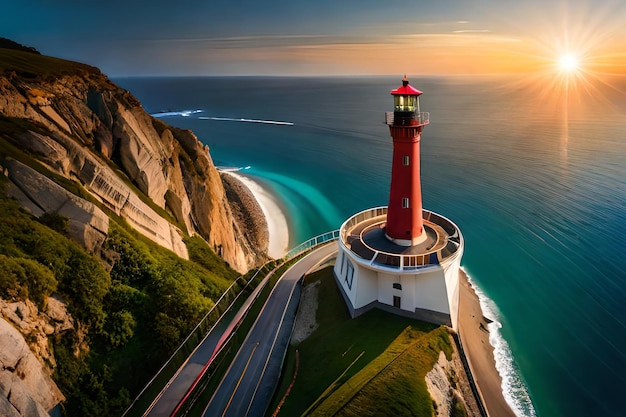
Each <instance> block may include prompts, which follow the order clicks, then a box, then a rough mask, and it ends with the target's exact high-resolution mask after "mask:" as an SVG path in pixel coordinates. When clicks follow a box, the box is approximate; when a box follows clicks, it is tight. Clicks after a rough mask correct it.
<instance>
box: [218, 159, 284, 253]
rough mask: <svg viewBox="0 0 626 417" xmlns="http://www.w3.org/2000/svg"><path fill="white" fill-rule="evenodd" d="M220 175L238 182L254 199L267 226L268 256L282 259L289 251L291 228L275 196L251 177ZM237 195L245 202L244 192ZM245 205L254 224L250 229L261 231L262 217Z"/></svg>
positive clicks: (235, 174)
mask: <svg viewBox="0 0 626 417" xmlns="http://www.w3.org/2000/svg"><path fill="white" fill-rule="evenodd" d="M220 173H221V174H222V175H226V176H228V177H229V178H230V179H234V180H235V181H237V182H238V183H239V184H240V185H242V186H243V187H245V189H246V190H247V191H248V192H249V193H250V194H251V195H252V196H253V197H254V199H255V200H256V203H257V204H258V207H259V208H260V209H261V211H262V215H263V217H264V220H265V222H266V225H267V229H266V230H267V233H268V238H267V239H268V243H267V254H268V255H269V256H270V257H272V258H274V259H278V258H282V257H283V256H284V255H285V254H286V253H287V251H288V250H289V227H288V225H287V217H286V216H285V214H284V213H283V211H282V210H281V208H280V206H279V205H278V203H277V202H276V199H275V198H274V196H273V195H272V194H271V193H270V192H269V191H267V190H266V189H265V188H263V187H262V186H261V185H260V184H259V183H258V182H256V181H254V180H253V179H252V178H250V177H249V176H246V175H243V174H240V173H236V172H232V171H220ZM237 193H238V194H239V197H240V198H241V199H242V200H244V201H245V196H243V195H242V194H244V193H245V191H243V192H242V190H241V189H239V190H238V191H237ZM245 205H246V206H247V209H248V210H249V211H250V212H251V213H250V214H251V218H252V222H253V224H252V225H250V227H253V228H255V229H259V228H260V227H261V226H260V225H259V223H260V220H258V217H260V216H257V215H255V214H254V213H253V212H254V211H256V210H255V208H254V207H252V204H250V203H247V204H245ZM255 219H257V220H255ZM257 232H259V231H258V230H257ZM261 240H262V239H261Z"/></svg>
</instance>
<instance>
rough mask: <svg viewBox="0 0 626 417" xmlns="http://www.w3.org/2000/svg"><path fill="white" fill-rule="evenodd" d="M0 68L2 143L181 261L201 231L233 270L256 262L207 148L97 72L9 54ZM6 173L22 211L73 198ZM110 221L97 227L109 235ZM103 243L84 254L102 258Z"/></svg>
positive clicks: (54, 207) (33, 178)
mask: <svg viewBox="0 0 626 417" xmlns="http://www.w3.org/2000/svg"><path fill="white" fill-rule="evenodd" d="M0 60H2V61H4V63H3V64H0V69H2V70H3V74H1V75H0V116H1V117H2V118H3V126H0V127H1V128H2V134H3V136H4V137H5V138H6V139H8V140H9V141H11V142H12V143H13V144H14V145H16V146H17V147H19V148H20V149H22V150H25V151H27V152H28V153H30V154H31V155H32V156H34V157H35V158H36V159H37V160H39V161H41V162H42V163H44V164H45V166H46V167H48V168H49V169H50V170H52V171H53V172H54V173H56V174H59V175H60V176H62V177H64V178H66V179H68V180H72V181H76V182H78V183H79V184H80V186H81V187H83V188H84V189H85V190H86V191H87V192H88V193H89V194H90V195H91V196H92V197H93V198H95V199H97V200H98V201H99V202H101V203H102V204H104V205H105V206H106V207H108V208H109V209H111V210H113V211H114V212H115V213H116V214H118V215H120V216H121V217H123V218H124V219H125V220H126V221H128V222H129V223H130V224H131V225H132V226H133V227H134V228H135V229H136V230H137V231H139V232H140V233H142V234H144V235H145V236H147V237H148V238H150V239H152V240H153V241H155V242H157V243H158V244H160V245H162V246H164V247H166V248H168V249H170V250H172V251H174V252H175V253H177V254H178V255H179V256H181V257H183V258H187V257H188V255H187V252H186V248H185V245H184V244H183V242H182V239H183V237H184V236H186V235H193V234H195V233H197V234H199V235H200V236H202V237H203V238H204V239H205V240H206V241H207V242H208V243H209V244H210V245H211V247H213V248H214V250H215V251H216V252H217V253H218V254H219V255H220V256H221V257H222V258H224V259H225V260H226V261H227V262H228V263H229V264H230V265H231V267H233V268H234V269H236V270H237V271H240V272H244V271H247V270H248V269H249V268H250V267H251V266H254V265H255V264H257V263H258V259H259V256H258V255H260V254H262V253H263V252H264V248H258V247H257V246H256V242H250V241H245V239H244V233H242V230H241V229H242V226H240V225H239V224H238V223H237V222H236V220H235V218H234V217H233V215H232V212H231V209H230V206H229V202H228V200H227V198H226V194H225V191H224V187H223V185H222V181H221V179H220V176H219V173H218V172H217V170H216V169H215V166H214V165H213V162H212V160H211V156H210V155H209V149H208V147H206V146H203V145H202V143H200V141H199V140H198V139H197V138H196V137H195V135H194V134H193V133H192V132H190V131H186V130H181V129H176V128H172V127H170V126H167V125H165V124H164V123H162V122H160V121H158V120H156V119H154V118H152V117H151V116H150V115H148V114H147V113H146V112H145V111H144V109H143V108H142V107H141V104H140V103H139V101H138V100H137V99H135V98H134V97H133V96H132V95H131V94H130V93H129V92H128V91H125V90H123V89H121V88H119V87H117V86H116V85H115V84H113V83H112V82H111V81H110V80H108V79H107V77H106V76H104V75H103V74H101V73H100V71H99V70H97V69H96V68H92V67H89V66H86V65H82V64H76V63H69V62H67V61H62V60H58V59H54V58H50V57H45V56H40V55H35V54H31V53H28V52H23V51H15V50H11V51H9V50H7V49H0ZM25 60H27V62H28V65H27V66H25V65H23V64H22V62H23V61H25ZM33 68H37V69H33ZM4 165H5V168H8V176H9V178H10V179H11V180H12V182H13V183H14V184H15V185H16V188H17V189H19V190H21V191H22V192H23V193H22V194H23V195H24V196H25V197H27V199H28V200H30V201H31V202H32V204H26V203H27V201H28V200H23V201H24V203H25V204H26V205H30V206H33V208H34V207H39V208H40V209H41V210H43V211H44V212H50V211H52V212H57V211H59V210H61V209H62V207H63V205H64V204H66V203H65V201H67V200H68V199H72V197H69V196H67V193H64V192H63V191H60V190H59V191H58V192H57V189H58V188H59V187H50V186H47V185H46V186H44V187H45V191H43V188H39V185H34V186H33V185H32V184H35V183H36V182H42V183H43V182H45V179H43V178H41V177H43V175H41V174H38V173H37V172H36V171H34V170H33V171H31V172H29V173H27V174H26V173H24V169H23V167H20V165H17V164H14V163H12V162H9V163H5V164H4ZM37 178H39V179H37ZM53 188H54V189H53ZM38 193H39V194H40V195H39V196H37V194H38ZM41 194H43V195H41ZM51 195H54V196H55V198H54V200H55V202H54V204H51V203H50V201H49V200H50V196H51ZM57 200H58V201H57ZM74 200H75V199H74ZM69 204H73V205H76V204H84V203H76V202H74V203H69ZM88 210H92V209H91V208H89V209H88ZM35 211H36V212H35V214H37V212H38V210H37V209H35ZM69 217H70V218H73V216H69ZM100 217H102V216H100ZM105 222H106V220H102V221H100V222H99V224H100V227H101V230H99V232H102V233H104V234H106V225H105V224H104V223H105ZM91 226H93V225H91ZM76 227H77V226H76ZM102 228H103V229H102ZM96 229H97V227H96ZM97 240H98V239H96V241H95V242H88V243H87V245H86V247H87V249H89V250H90V251H97V250H98V242H97Z"/></svg>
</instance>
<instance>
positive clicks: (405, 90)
mask: <svg viewBox="0 0 626 417" xmlns="http://www.w3.org/2000/svg"><path fill="white" fill-rule="evenodd" d="M421 94H422V92H421V91H419V90H418V89H416V88H413V86H411V85H410V84H409V80H408V79H407V78H406V75H405V76H404V78H403V79H402V86H400V87H398V88H396V89H395V90H391V95H392V96H393V105H394V106H393V124H394V125H396V126H407V125H408V126H411V125H419V124H421V123H420V117H419V115H420V99H419V96H420V95H421Z"/></svg>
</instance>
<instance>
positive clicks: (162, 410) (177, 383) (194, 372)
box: [145, 282, 265, 417]
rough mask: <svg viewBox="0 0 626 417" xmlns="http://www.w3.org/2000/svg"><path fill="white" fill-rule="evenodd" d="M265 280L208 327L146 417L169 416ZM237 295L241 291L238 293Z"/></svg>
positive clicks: (254, 297)
mask: <svg viewBox="0 0 626 417" xmlns="http://www.w3.org/2000/svg"><path fill="white" fill-rule="evenodd" d="M264 285H265V282H263V283H261V284H260V285H259V286H258V287H257V288H256V289H255V290H254V291H253V292H252V294H251V295H250V296H249V297H248V299H247V300H246V301H245V302H244V304H243V305H242V306H241V308H239V310H231V309H229V310H228V311H227V312H226V313H225V314H224V315H223V316H222V317H220V319H219V320H218V322H217V323H216V324H215V326H214V327H213V328H212V329H211V332H210V333H209V334H208V335H207V336H206V338H205V339H204V340H203V341H202V343H201V344H200V345H199V346H198V348H197V349H196V350H195V351H194V352H193V354H192V355H191V356H190V357H189V359H188V360H187V362H186V363H185V364H184V365H183V366H182V368H181V369H180V371H179V372H178V374H176V375H175V376H174V377H173V379H172V380H171V381H170V382H169V384H168V385H167V386H166V387H165V388H164V390H163V391H162V392H161V393H160V394H159V396H158V397H157V399H156V400H155V402H154V403H153V404H152V406H151V408H150V409H149V410H148V412H147V414H145V415H146V416H147V417H169V416H170V415H172V413H174V411H175V410H176V409H177V406H178V405H179V404H180V403H181V400H182V399H183V398H185V397H186V395H187V394H188V392H189V390H190V388H191V387H192V386H193V385H194V383H195V381H196V380H197V379H198V376H199V375H200V374H201V373H202V372H203V370H204V369H205V368H206V366H207V365H208V364H209V363H210V362H211V361H212V359H213V357H214V356H215V354H216V353H217V351H218V350H219V349H220V348H221V347H222V345H223V344H224V342H225V340H226V339H227V338H228V336H230V334H231V332H232V331H233V329H234V328H235V327H236V326H237V324H238V323H239V321H240V320H241V319H242V317H243V315H244V314H245V312H246V311H247V309H248V308H249V306H250V304H251V303H252V302H253V301H254V300H255V299H256V297H257V294H258V293H259V292H260V291H261V290H262V289H263V287H264ZM240 296H241V294H240Z"/></svg>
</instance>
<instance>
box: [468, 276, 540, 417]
mask: <svg viewBox="0 0 626 417" xmlns="http://www.w3.org/2000/svg"><path fill="white" fill-rule="evenodd" d="M461 269H463V271H464V272H465V274H466V275H467V279H468V281H469V283H470V285H471V286H472V288H474V291H475V292H476V295H477V296H478V301H479V303H480V308H481V310H482V311H483V314H484V315H485V317H487V318H488V319H490V320H492V322H491V323H489V325H488V326H487V327H488V328H489V343H490V344H491V346H493V350H494V351H493V356H494V359H495V361H496V369H497V370H498V373H499V374H500V377H501V378H502V394H503V395H504V399H505V400H506V402H507V404H509V406H510V407H511V409H512V410H513V412H514V413H515V415H516V416H518V417H536V416H537V414H536V413H535V408H534V407H533V404H532V401H531V400H530V395H529V394H528V388H526V385H524V381H523V380H522V378H521V375H520V372H519V370H518V368H517V365H516V364H515V359H514V358H513V354H512V353H511V349H510V347H509V344H508V343H507V342H506V340H505V339H504V337H502V334H501V333H500V329H501V328H502V324H501V323H500V321H498V317H499V316H500V313H499V310H498V306H497V305H496V303H494V302H493V300H491V299H490V298H489V297H487V296H486V295H485V293H484V292H483V291H482V290H481V289H480V287H479V286H478V285H477V284H476V282H475V281H474V280H472V278H471V277H470V275H469V274H468V273H467V271H466V270H465V269H464V268H461Z"/></svg>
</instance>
